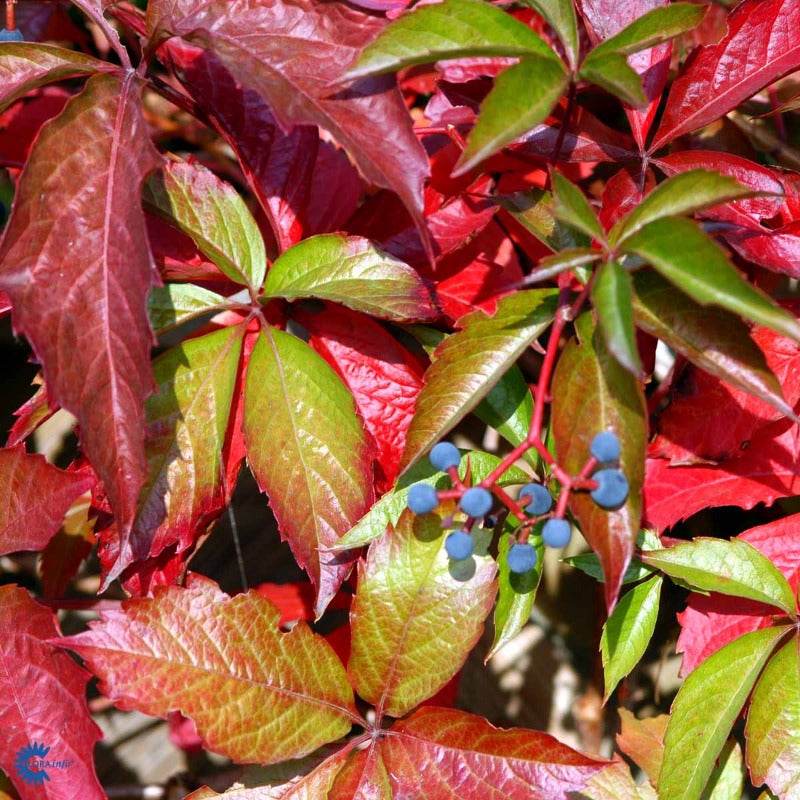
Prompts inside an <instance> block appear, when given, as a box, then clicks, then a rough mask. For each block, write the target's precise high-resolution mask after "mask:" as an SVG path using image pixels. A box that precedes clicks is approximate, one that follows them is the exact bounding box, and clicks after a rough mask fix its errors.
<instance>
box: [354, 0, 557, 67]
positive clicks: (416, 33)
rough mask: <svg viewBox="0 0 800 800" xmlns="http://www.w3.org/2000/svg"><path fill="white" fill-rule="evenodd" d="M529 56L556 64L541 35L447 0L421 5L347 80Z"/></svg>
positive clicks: (493, 10)
mask: <svg viewBox="0 0 800 800" xmlns="http://www.w3.org/2000/svg"><path fill="white" fill-rule="evenodd" d="M530 54H534V55H539V56H542V57H543V58H547V59H549V60H551V61H557V58H556V55H555V53H554V52H553V51H552V50H551V49H550V47H549V46H548V45H547V44H545V42H544V40H543V39H541V38H540V37H539V36H538V34H536V33H535V32H534V31H533V30H531V29H530V28H529V27H528V26H527V25H524V24H523V23H522V22H520V21H519V20H516V19H514V17H512V16H511V15H510V14H507V13H506V12H505V11H503V10H502V9H500V8H497V7H495V6H492V5H489V4H487V3H484V2H479V1H478V0H445V1H444V2H443V3H435V4H429V5H424V6H420V7H419V8H418V9H416V10H414V11H412V12H411V13H409V14H404V15H403V16H401V17H400V18H399V19H397V20H396V21H395V22H394V23H392V24H391V25H389V27H388V28H386V29H385V30H384V31H383V32H382V33H381V34H380V35H379V36H378V38H377V39H376V40H375V41H374V42H372V43H371V44H370V45H368V46H367V47H366V48H365V49H364V51H363V52H362V53H361V55H359V57H358V60H357V61H356V62H355V64H353V66H352V67H351V68H350V69H349V70H348V71H347V72H346V73H345V75H344V76H343V79H345V80H349V79H354V78H363V77H365V76H368V75H379V74H381V73H384V72H396V71H397V70H399V69H402V68H403V67H410V66H412V65H414V64H432V63H433V62H434V61H440V60H443V59H452V58H462V57H464V56H526V55H530Z"/></svg>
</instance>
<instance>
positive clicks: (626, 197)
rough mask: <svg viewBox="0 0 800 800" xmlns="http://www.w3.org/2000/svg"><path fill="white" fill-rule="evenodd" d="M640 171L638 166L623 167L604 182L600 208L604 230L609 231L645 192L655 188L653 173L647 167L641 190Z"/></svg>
mask: <svg viewBox="0 0 800 800" xmlns="http://www.w3.org/2000/svg"><path fill="white" fill-rule="evenodd" d="M640 173H641V168H639V167H624V168H623V169H621V170H620V171H619V172H617V174H616V175H614V176H613V177H611V178H609V179H608V181H607V182H606V185H605V187H604V189H603V197H602V199H601V203H602V208H601V209H600V222H601V224H602V225H603V228H604V229H605V230H606V231H610V230H611V228H613V227H614V224H615V223H617V222H619V220H621V219H622V218H623V217H624V216H625V215H626V214H627V213H628V212H629V211H632V210H633V209H634V208H635V207H636V206H637V205H638V204H639V203H641V202H642V198H643V197H644V195H645V194H647V193H648V192H650V191H652V190H653V189H654V188H655V185H656V181H655V175H653V171H652V170H649V169H648V170H647V173H646V174H645V186H644V192H643V191H642V189H641V188H640V183H639V181H640V177H641V175H640Z"/></svg>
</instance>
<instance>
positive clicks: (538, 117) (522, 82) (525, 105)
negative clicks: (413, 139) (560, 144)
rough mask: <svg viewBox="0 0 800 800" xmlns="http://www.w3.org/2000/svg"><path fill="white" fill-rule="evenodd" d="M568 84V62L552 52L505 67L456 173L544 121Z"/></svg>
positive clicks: (468, 168)
mask: <svg viewBox="0 0 800 800" xmlns="http://www.w3.org/2000/svg"><path fill="white" fill-rule="evenodd" d="M470 2H472V0H470ZM568 84H569V76H568V75H567V73H566V71H565V70H564V65H563V64H562V63H561V61H559V60H557V59H554V58H551V57H549V56H533V55H530V56H527V57H525V58H523V59H522V60H521V61H520V62H519V63H518V64H515V65H514V66H512V67H509V68H508V69H505V70H503V72H501V73H500V75H498V77H497V78H496V80H495V82H494V88H493V89H492V91H491V92H490V93H489V96H488V97H487V98H486V99H485V100H484V101H483V103H482V105H481V112H480V116H479V117H478V120H477V122H476V123H475V126H474V127H473V129H472V132H471V133H470V135H469V139H468V141H467V147H466V149H465V150H464V152H463V154H462V155H461V158H460V159H459V160H458V163H457V165H456V167H455V169H454V170H453V174H454V175H462V174H464V173H465V172H468V171H469V170H470V169H472V168H473V167H475V166H476V165H477V164H479V163H480V162H481V161H483V160H484V159H486V158H488V157H489V156H491V155H494V154H495V153H497V152H498V151H499V150H501V149H502V148H503V147H505V146H506V145H507V144H511V142H513V141H514V140H515V139H516V138H517V137H519V136H521V135H522V134H523V133H525V132H526V131H529V130H531V129H532V128H535V127H536V126H537V125H538V124H539V123H541V122H543V121H544V120H545V119H546V118H547V116H548V115H549V114H550V112H551V111H552V110H553V107H554V106H555V104H556V103H557V102H558V101H559V99H560V98H561V96H562V95H563V94H564V92H565V90H566V88H567V86H568Z"/></svg>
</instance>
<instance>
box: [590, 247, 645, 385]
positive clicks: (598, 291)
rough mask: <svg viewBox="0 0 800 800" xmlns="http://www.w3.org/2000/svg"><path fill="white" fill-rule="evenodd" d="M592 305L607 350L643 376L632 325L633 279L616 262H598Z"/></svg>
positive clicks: (638, 374) (626, 367) (629, 369)
mask: <svg viewBox="0 0 800 800" xmlns="http://www.w3.org/2000/svg"><path fill="white" fill-rule="evenodd" d="M592 305H593V306H594V310H595V311H596V312H597V323H598V325H599V327H600V332H601V333H602V334H603V339H604V340H605V343H606V347H607V348H608V350H609V352H610V353H611V354H612V355H613V356H614V358H616V359H617V361H619V363H620V364H621V365H622V366H623V367H625V369H627V370H628V372H630V373H631V374H632V375H635V376H637V377H639V378H643V377H644V371H643V369H642V362H641V360H640V358H639V348H638V347H637V346H636V330H635V328H634V327H633V283H632V281H631V276H630V273H628V272H627V271H626V270H624V269H623V268H622V267H621V266H620V264H619V262H617V261H613V260H612V261H606V262H604V263H603V264H601V265H600V268H599V269H598V270H597V272H596V275H595V281H594V285H593V286H592Z"/></svg>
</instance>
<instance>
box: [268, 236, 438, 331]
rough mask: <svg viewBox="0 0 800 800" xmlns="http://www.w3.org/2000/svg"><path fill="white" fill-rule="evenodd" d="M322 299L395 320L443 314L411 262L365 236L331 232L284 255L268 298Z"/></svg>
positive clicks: (271, 275)
mask: <svg viewBox="0 0 800 800" xmlns="http://www.w3.org/2000/svg"><path fill="white" fill-rule="evenodd" d="M271 297H283V298H284V299H286V300H298V299H301V298H304V297H317V298H319V299H321V300H332V301H333V302H334V303H341V304H342V305H345V306H348V307H349V308H352V309H355V310H356V311H363V312H364V313H365V314H372V315H373V316H376V317H380V318H382V319H388V320H392V321H393V322H407V321H411V320H427V319H433V318H435V317H437V316H438V313H439V312H438V311H437V310H436V309H435V308H434V307H433V304H432V302H431V297H430V293H429V292H428V290H427V289H426V288H425V284H424V283H423V282H422V279H421V278H420V277H419V275H418V274H417V272H416V270H413V269H412V268H411V267H409V266H408V264H405V263H404V262H402V261H399V260H398V259H396V258H394V257H393V256H391V255H389V254H388V253H385V252H383V251H382V250H380V249H379V248H377V247H376V246H375V245H373V244H372V243H371V242H370V241H369V240H367V239H364V238H362V237H360V236H343V235H342V234H339V233H326V234H322V235H320V236H312V237H311V238H310V239H305V240H304V241H302V242H299V243H298V244H296V245H295V246H294V247H291V248H289V250H287V251H286V252H285V253H283V254H282V255H280V256H279V257H278V259H277V260H276V261H275V263H274V264H273V265H272V268H271V269H270V271H269V274H268V275H267V280H266V283H265V284H264V299H269V298H271Z"/></svg>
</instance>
